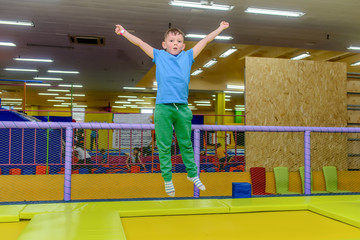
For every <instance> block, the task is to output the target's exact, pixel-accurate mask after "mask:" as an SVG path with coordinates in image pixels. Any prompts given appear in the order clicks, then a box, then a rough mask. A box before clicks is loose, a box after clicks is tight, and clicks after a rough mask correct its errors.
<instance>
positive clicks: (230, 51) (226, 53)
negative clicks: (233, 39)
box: [219, 47, 237, 58]
mask: <svg viewBox="0 0 360 240" xmlns="http://www.w3.org/2000/svg"><path fill="white" fill-rule="evenodd" d="M236 51H237V48H235V47H232V48H230V49H228V50H226V51H225V52H224V53H223V54H221V55H220V56H219V57H220V58H226V57H228V56H230V55H231V54H233V53H234V52H236Z"/></svg>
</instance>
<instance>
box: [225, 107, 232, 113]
mask: <svg viewBox="0 0 360 240" xmlns="http://www.w3.org/2000/svg"><path fill="white" fill-rule="evenodd" d="M225 111H227V112H230V111H233V110H232V109H231V108H225Z"/></svg>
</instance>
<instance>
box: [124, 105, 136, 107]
mask: <svg viewBox="0 0 360 240" xmlns="http://www.w3.org/2000/svg"><path fill="white" fill-rule="evenodd" d="M133 106H136V107H137V105H124V107H133Z"/></svg>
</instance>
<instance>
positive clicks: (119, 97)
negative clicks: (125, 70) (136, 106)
mask: <svg viewBox="0 0 360 240" xmlns="http://www.w3.org/2000/svg"><path fill="white" fill-rule="evenodd" d="M118 98H137V96H118Z"/></svg>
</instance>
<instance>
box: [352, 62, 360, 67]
mask: <svg viewBox="0 0 360 240" xmlns="http://www.w3.org/2000/svg"><path fill="white" fill-rule="evenodd" d="M359 65H360V62H354V63H352V64H351V66H352V67H355V66H359Z"/></svg>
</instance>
